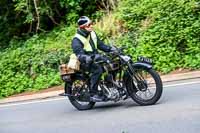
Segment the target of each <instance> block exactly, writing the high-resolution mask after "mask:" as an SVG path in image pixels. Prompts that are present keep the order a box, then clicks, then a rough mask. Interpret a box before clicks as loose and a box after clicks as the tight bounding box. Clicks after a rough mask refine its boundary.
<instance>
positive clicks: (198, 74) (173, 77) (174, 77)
mask: <svg viewBox="0 0 200 133" xmlns="http://www.w3.org/2000/svg"><path fill="white" fill-rule="evenodd" d="M197 78H200V71H192V72H186V73H180V74H169V75H163V76H161V79H162V82H163V83H165V82H173V81H181V80H186V79H197ZM63 92H64V90H56V91H50V92H44V93H36V94H32V95H25V96H18V97H10V98H5V99H2V100H0V105H2V104H8V103H16V102H23V101H29V100H39V99H46V98H53V97H58V96H59V94H61V93H63Z"/></svg>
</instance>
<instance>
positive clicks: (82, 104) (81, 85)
mask: <svg viewBox="0 0 200 133" xmlns="http://www.w3.org/2000/svg"><path fill="white" fill-rule="evenodd" d="M65 89H66V91H67V93H68V94H69V96H68V98H69V101H70V102H71V104H72V105H73V106H74V107H75V108H76V109H78V110H88V109H91V108H93V106H94V105H95V102H92V101H89V100H88V94H89V88H88V85H87V84H86V83H85V81H84V80H80V79H79V80H74V81H73V83H65Z"/></svg>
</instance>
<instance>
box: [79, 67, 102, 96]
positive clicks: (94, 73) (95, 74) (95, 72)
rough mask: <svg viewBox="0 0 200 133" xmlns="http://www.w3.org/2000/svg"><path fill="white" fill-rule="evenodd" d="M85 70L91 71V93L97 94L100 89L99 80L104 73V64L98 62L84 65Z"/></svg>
mask: <svg viewBox="0 0 200 133" xmlns="http://www.w3.org/2000/svg"><path fill="white" fill-rule="evenodd" d="M83 68H84V70H86V71H88V72H90V73H91V77H90V93H91V94H95V93H97V91H98V81H99V79H100V77H101V74H102V73H103V68H102V66H100V65H98V64H94V63H92V64H90V65H83Z"/></svg>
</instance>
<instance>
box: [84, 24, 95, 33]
mask: <svg viewBox="0 0 200 133" xmlns="http://www.w3.org/2000/svg"><path fill="white" fill-rule="evenodd" d="M84 29H85V30H87V31H89V32H91V31H93V25H92V23H89V24H88V25H86V26H85V27H84Z"/></svg>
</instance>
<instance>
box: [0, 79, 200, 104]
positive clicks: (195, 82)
mask: <svg viewBox="0 0 200 133" xmlns="http://www.w3.org/2000/svg"><path fill="white" fill-rule="evenodd" d="M199 83H200V81H194V82H188V83H178V84H172V85H164V86H163V88H167V87H175V86H181V85H190V84H199ZM64 99H65V100H68V99H67V98H66V97H62V98H61V97H59V98H53V99H45V100H41V99H39V100H35V101H29V102H19V103H8V104H3V105H0V108H2V107H10V106H17V105H26V104H32V103H44V102H51V101H59V100H64Z"/></svg>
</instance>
